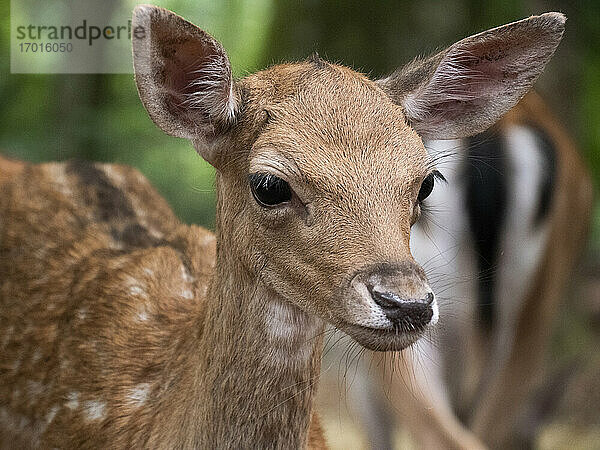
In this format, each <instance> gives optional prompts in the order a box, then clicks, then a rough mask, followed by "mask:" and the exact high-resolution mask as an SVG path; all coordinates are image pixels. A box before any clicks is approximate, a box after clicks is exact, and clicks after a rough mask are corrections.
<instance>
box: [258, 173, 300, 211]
mask: <svg viewBox="0 0 600 450" xmlns="http://www.w3.org/2000/svg"><path fill="white" fill-rule="evenodd" d="M248 181H249V182H250V189H252V195H253V196H254V198H255V200H256V201H257V202H258V204H259V205H261V206H275V205H279V204H280V203H285V202H289V201H290V200H291V199H292V188H290V185H289V184H288V183H287V181H285V180H282V179H281V178H279V177H276V176H275V175H271V174H269V173H251V174H250V175H249V176H248Z"/></svg>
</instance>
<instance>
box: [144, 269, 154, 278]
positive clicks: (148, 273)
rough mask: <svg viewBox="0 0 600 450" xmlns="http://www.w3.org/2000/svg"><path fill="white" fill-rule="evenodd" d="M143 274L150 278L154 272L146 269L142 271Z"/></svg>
mask: <svg viewBox="0 0 600 450" xmlns="http://www.w3.org/2000/svg"><path fill="white" fill-rule="evenodd" d="M144 273H145V274H146V275H148V276H150V277H152V276H154V270H152V269H148V268H147V267H146V268H145V269H144Z"/></svg>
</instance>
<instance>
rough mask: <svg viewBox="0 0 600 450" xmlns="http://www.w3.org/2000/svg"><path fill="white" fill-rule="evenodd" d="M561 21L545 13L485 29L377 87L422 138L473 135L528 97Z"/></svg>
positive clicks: (558, 33)
mask: <svg viewBox="0 0 600 450" xmlns="http://www.w3.org/2000/svg"><path fill="white" fill-rule="evenodd" d="M565 20H566V18H565V16H564V15H563V14H560V13H546V14H542V15H540V16H533V17H530V18H528V19H524V20H520V21H518V22H513V23H510V24H508V25H504V26H501V27H498V28H493V29H491V30H487V31H484V32H482V33H479V34H476V35H474V36H471V37H468V38H465V39H463V40H461V41H459V42H457V43H456V44H454V45H452V46H450V47H448V48H447V49H446V50H444V51H442V52H440V53H437V54H435V55H433V56H430V57H428V58H424V59H417V60H415V61H413V62H412V63H410V64H408V65H407V66H405V67H403V68H402V69H400V70H397V71H396V72H394V73H393V74H392V75H390V76H389V77H387V78H385V79H382V80H379V81H378V82H377V83H378V84H379V86H380V87H381V88H382V89H383V90H384V91H385V92H386V93H387V94H388V95H389V96H390V97H391V99H392V100H393V101H394V102H395V103H397V104H399V105H401V106H402V107H403V108H404V111H405V114H406V117H407V119H408V120H409V122H410V124H411V126H412V127H413V128H414V129H415V130H416V131H417V132H418V133H419V134H420V135H421V136H422V137H424V138H427V139H455V138H461V137H467V136H471V135H473V134H476V133H479V132H482V131H484V130H485V129H487V128H488V127H489V126H491V125H492V124H493V123H494V122H496V121H497V120H498V119H499V118H500V117H501V116H502V115H503V114H504V113H506V112H507V111H508V110H509V109H510V108H512V107H513V106H514V105H515V104H516V103H517V102H518V101H519V100H520V99H521V98H522V97H523V96H524V95H525V94H526V93H527V91H528V90H529V89H530V88H531V86H532V85H533V83H534V82H535V80H536V79H537V77H538V76H539V75H540V73H541V72H542V71H543V69H544V67H545V66H546V64H547V63H548V61H549V60H550V58H551V57H552V55H553V54H554V51H555V50H556V47H557V46H558V44H559V42H560V40H561V38H562V35H563V32H564V24H565Z"/></svg>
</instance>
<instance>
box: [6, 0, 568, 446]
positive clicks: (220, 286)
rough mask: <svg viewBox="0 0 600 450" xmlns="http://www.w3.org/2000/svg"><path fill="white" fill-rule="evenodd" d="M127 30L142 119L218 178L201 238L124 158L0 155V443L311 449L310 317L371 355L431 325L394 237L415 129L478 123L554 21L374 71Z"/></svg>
mask: <svg viewBox="0 0 600 450" xmlns="http://www.w3.org/2000/svg"><path fill="white" fill-rule="evenodd" d="M138 26H141V27H143V28H144V30H145V31H146V33H145V35H144V38H143V39H137V38H134V40H133V50H134V67H135V73H136V83H137V86H138V90H139V94H140V97H141V100H142V102H143V103H144V106H145V107H146V109H147V111H148V113H149V115H150V117H151V118H152V120H153V121H154V122H155V123H156V124H157V125H158V126H159V127H160V128H161V129H162V130H164V131H165V132H167V133H169V134H172V135H174V136H178V137H184V138H187V139H189V140H191V142H192V144H193V146H194V148H195V149H196V151H197V152H198V153H199V154H200V155H201V156H202V157H203V158H205V159H206V160H207V161H208V162H209V163H211V164H212V165H213V166H214V167H215V168H216V169H217V180H216V186H217V215H216V239H215V235H213V234H212V233H210V232H209V231H207V230H203V229H201V228H198V227H194V226H186V225H182V224H181V223H179V222H178V221H177V220H176V218H175V217H174V215H173V213H172V212H171V210H170V209H169V207H168V206H167V205H166V203H165V202H164V200H163V199H162V198H161V197H160V196H159V195H158V194H157V193H156V192H155V191H154V189H152V187H151V186H150V185H149V184H148V183H147V181H146V180H145V179H144V178H143V177H142V176H141V175H140V174H139V173H138V172H136V171H135V170H132V169H129V168H126V167H122V166H116V165H107V164H93V163H77V162H68V163H50V164H41V165H37V166H35V165H26V164H20V163H9V162H6V161H3V162H2V163H1V164H0V168H1V175H0V180H2V195H1V196H0V277H1V278H0V295H1V297H0V330H1V331H0V332H1V336H2V340H1V341H0V343H1V344H2V353H1V356H0V379H1V382H0V437H1V439H0V440H1V441H2V443H3V444H4V446H5V447H11V446H15V445H16V446H19V447H28V446H29V447H31V446H33V447H43V448H48V447H60V448H109V447H110V448H140V447H142V448H160V449H164V448H281V449H291V448H305V447H307V446H308V447H310V448H322V447H323V446H324V445H325V443H324V440H323V436H322V433H321V430H320V427H319V425H318V422H317V421H316V418H315V416H314V414H313V408H312V405H313V396H314V392H315V390H316V384H317V380H318V377H319V370H320V361H321V351H322V331H323V327H324V324H325V322H329V323H330V324H332V325H334V326H335V327H337V328H339V329H341V330H342V331H344V332H345V333H347V334H348V335H350V336H351V337H352V338H353V339H354V340H356V341H357V342H358V343H359V344H361V345H362V346H364V347H366V348H369V349H372V350H379V351H387V350H400V349H403V348H405V347H407V346H409V345H411V344H412V343H414V342H415V341H417V340H418V339H419V338H420V337H421V336H422V335H423V334H424V333H425V332H426V331H427V330H428V329H430V328H431V326H432V325H433V324H434V323H435V322H436V320H437V316H438V311H437V302H436V299H435V297H434V295H433V292H432V291H431V289H430V287H429V285H428V282H427V279H426V277H425V275H424V271H423V269H422V268H421V267H420V266H419V265H418V264H417V263H416V262H415V260H414V259H413V257H412V255H411V253H410V249H409V240H410V228H411V225H413V224H414V223H415V222H416V220H417V219H418V217H419V215H420V208H421V205H422V203H423V201H424V200H425V198H426V197H427V196H428V195H429V194H430V193H431V191H432V189H433V183H434V179H435V177H436V173H437V172H436V169H435V164H434V163H435V160H433V159H432V158H431V157H430V156H429V155H428V154H427V152H426V150H425V147H424V146H423V143H422V140H421V138H422V137H426V138H459V137H464V136H469V135H472V134H475V133H477V132H480V131H482V130H484V129H486V128H487V127H488V126H490V125H491V124H492V123H493V122H495V121H496V120H497V119H498V118H499V117H500V116H501V115H503V114H504V113H505V112H506V111H507V110H508V109H510V108H511V107H512V106H513V105H514V104H515V103H516V102H517V101H518V100H519V99H520V98H521V97H522V96H523V95H524V94H525V92H526V91H527V90H528V89H529V88H530V86H531V84H532V83H533V82H534V81H535V79H536V78H537V76H538V75H539V74H540V72H541V71H542V70H543V67H544V66H545V64H546V63H547V62H548V60H549V59H550V57H551V56H552V54H553V53H554V50H555V49H556V46H557V45H558V43H559V41H560V39H561V36H562V32H563V26H564V16H562V15H561V14H557V13H548V14H544V15H542V16H537V17H532V18H529V19H526V20H523V21H520V22H515V23H512V24H509V25H506V26H504V27H500V28H497V29H494V30H490V31H487V32H484V33H481V34H479V35H475V36H472V37H470V38H467V39H464V40H462V41H460V42H458V43H457V44H454V45H453V46H451V47H449V48H448V49H447V50H445V51H444V52H442V53H439V54H438V55H435V56H433V57H431V58H428V59H425V60H422V61H418V62H414V63H412V64H411V65H409V66H407V68H405V69H403V70H400V71H398V73H397V74H395V75H394V76H393V77H391V78H389V79H386V80H383V81H379V82H373V81H371V80H369V79H368V78H366V77H365V76H364V75H361V74H359V73H356V72H354V71H352V70H351V69H348V68H346V67H343V66H339V65H334V64H330V63H328V62H325V61H323V60H321V59H319V58H316V57H315V58H311V59H309V60H308V61H304V62H300V63H295V64H283V65H277V66H274V67H271V68H269V69H266V70H264V71H262V72H259V73H256V74H254V75H250V76H248V77H246V78H244V79H242V80H239V81H234V80H233V78H232V75H231V69H230V63H229V60H228V58H227V56H226V54H225V51H224V50H223V48H222V47H221V45H220V44H219V43H218V42H217V41H215V40H214V39H213V38H212V37H211V36H209V35H208V34H206V33H205V32H203V31H202V30H200V29H199V28H197V27H196V26H194V25H192V24H191V23H189V22H186V21H185V20H183V19H182V18H180V17H179V16H176V15H175V14H173V13H171V12H168V11H166V10H163V9H161V8H157V7H152V6H138V7H137V8H136V9H135V12H134V19H133V27H138ZM419 133H420V135H419ZM140 151H143V149H140ZM4 167H6V169H4Z"/></svg>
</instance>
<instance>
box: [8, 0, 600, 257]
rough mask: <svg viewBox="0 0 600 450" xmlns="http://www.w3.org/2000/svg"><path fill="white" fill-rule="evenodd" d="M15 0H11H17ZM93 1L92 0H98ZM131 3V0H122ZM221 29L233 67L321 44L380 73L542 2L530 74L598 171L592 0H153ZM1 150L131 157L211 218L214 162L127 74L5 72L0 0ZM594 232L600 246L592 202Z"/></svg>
mask: <svg viewBox="0 0 600 450" xmlns="http://www.w3.org/2000/svg"><path fill="white" fill-rule="evenodd" d="M14 1H18V0H14ZM98 1H100V0H98ZM128 3H131V8H133V5H134V4H135V2H133V1H131V0H129V2H128ZM155 3H156V4H158V5H160V6H163V7H166V8H168V9H171V10H173V11H175V12H177V13H179V14H180V15H182V16H184V17H186V18H187V19H188V20H190V21H192V22H194V23H196V24H198V25H199V26H200V27H202V28H203V29H205V30H207V31H209V32H210V33H211V34H213V35H214V36H215V37H217V38H218V39H219V40H220V41H221V42H222V43H223V45H224V46H225V48H226V49H227V51H228V53H229V56H230V59H231V61H232V64H233V68H234V72H235V74H236V76H243V75H244V74H246V73H249V72H252V71H255V70H258V69H260V68H262V67H264V66H266V65H270V64H273V63H276V62H280V61H284V60H295V59H303V58H305V57H306V56H308V55H309V54H310V53H312V52H315V51H317V52H318V53H319V54H320V55H321V56H322V57H325V58H327V59H329V60H332V61H336V62H341V63H344V64H347V65H350V66H352V67H354V68H356V69H358V70H361V71H364V72H367V73H370V74H371V75H372V76H374V77H376V76H380V75H384V74H386V73H389V72H391V71H392V70H394V69H395V68H396V67H397V66H398V65H400V64H403V63H405V62H407V61H409V60H410V59H412V58H413V57H414V56H415V55H418V54H424V53H429V52H431V51H434V50H436V49H438V48H440V47H443V46H446V45H448V44H450V43H452V42H454V41H456V40H458V39H460V38H462V37H464V36H466V35H469V34H472V33H474V32H477V31H480V30H482V29H485V28H489V27H493V26H496V25H500V24H503V23H506V22H510V21H513V20H516V19H519V18H522V17H526V16H528V15H531V14H537V13H541V12H544V11H550V10H555V11H562V12H564V13H566V14H567V16H568V18H569V20H568V22H567V32H566V35H565V39H564V41H563V43H562V44H561V46H560V48H559V50H558V52H557V54H556V56H555V58H554V59H553V61H552V62H551V63H550V65H549V67H548V68H547V70H546V72H545V74H544V75H543V76H542V78H541V79H540V81H539V82H538V84H537V88H538V90H539V91H540V92H541V93H542V94H543V95H544V96H545V97H546V99H547V100H548V102H549V103H550V104H551V105H552V107H553V108H554V109H555V111H556V112H557V114H558V115H559V117H561V118H562V119H563V120H564V122H565V123H566V125H567V126H568V127H569V129H570V130H572V134H573V135H574V136H575V138H576V141H577V142H578V144H579V146H580V148H581V151H582V154H583V155H584V157H585V158H586V161H587V162H588V165H589V167H590V170H591V172H592V173H593V176H594V179H595V180H596V182H597V181H598V180H600V3H599V2H597V1H596V0H579V1H577V2H567V1H538V0H507V1H503V2H497V1H494V2H491V1H490V2H481V1H477V0H446V1H444V2H437V1H432V0H425V1H418V2H415V1H396V2H388V1H372V2H363V1H359V0H350V1H345V2H339V1H333V0H328V1H317V0H310V1H302V2H297V1H292V0H279V1H275V0H247V1H242V0H220V1H217V0H197V1H194V2H185V1H182V0H164V1H157V2H155ZM0 11H2V13H3V14H2V15H1V16H0V17H1V18H0V24H1V31H2V32H1V34H0V49H1V50H2V57H1V59H0V74H1V77H0V149H1V150H0V151H1V152H2V153H3V154H5V155H10V156H14V157H17V158H22V159H25V160H28V161H48V160H64V159H68V158H83V159H90V160H98V161H110V162H118V163H123V164H130V165H133V166H136V167H138V168H139V169H140V170H141V171H142V172H143V173H145V174H146V176H148V177H149V178H150V180H151V181H152V182H153V183H154V184H155V186H157V188H158V189H159V190H160V191H161V192H162V193H163V194H164V196H165V197H166V198H167V199H168V200H169V202H170V203H171V205H172V206H173V208H174V209H175V211H176V212H177V214H178V215H179V216H180V217H181V218H182V219H183V220H185V221H187V222H195V223H199V224H202V225H206V226H209V227H211V226H213V223H214V212H213V208H214V193H213V179H214V173H213V171H212V168H211V167H210V166H208V165H207V164H206V163H204V161H202V160H201V159H200V158H199V157H198V156H196V154H195V153H194V151H193V150H192V148H191V146H190V145H189V144H188V143H187V142H185V141H183V140H180V139H175V138H171V137H168V136H166V135H164V134H163V133H162V132H160V131H159V130H158V129H157V128H156V127H155V126H154V125H153V124H152V123H151V121H150V120H149V119H148V117H147V115H146V113H145V111H144V110H143V108H142V106H141V103H140V102H139V100H138V97H137V93H136V89H135V85H134V82H133V76H132V75H22V74H10V65H9V62H10V58H9V26H10V16H9V2H8V0H0ZM595 217H596V220H595V226H594V237H593V242H594V243H595V244H594V248H596V249H598V248H599V247H600V244H599V242H600V209H599V208H596V214H595Z"/></svg>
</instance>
